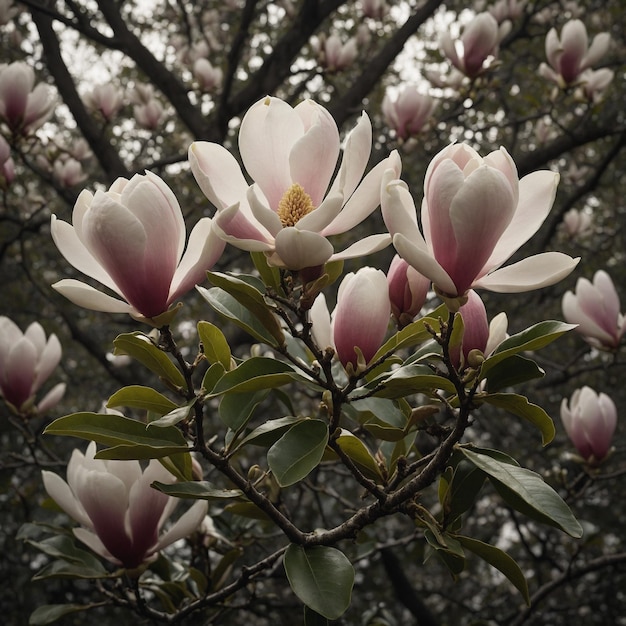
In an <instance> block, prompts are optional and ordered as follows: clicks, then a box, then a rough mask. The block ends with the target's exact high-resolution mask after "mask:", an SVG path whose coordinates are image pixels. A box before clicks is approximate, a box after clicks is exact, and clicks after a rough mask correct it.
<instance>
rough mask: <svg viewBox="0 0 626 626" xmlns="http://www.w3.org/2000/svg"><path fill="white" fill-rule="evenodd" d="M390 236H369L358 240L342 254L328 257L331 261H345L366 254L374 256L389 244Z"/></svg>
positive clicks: (383, 234) (337, 253) (386, 234)
mask: <svg viewBox="0 0 626 626" xmlns="http://www.w3.org/2000/svg"><path fill="white" fill-rule="evenodd" d="M391 239H392V238H391V235H389V234H388V233H381V234H380V235H369V236H368V237H365V238H364V239H360V240H359V241H357V242H356V243H353V244H352V245H351V246H348V247H347V248H346V249H345V250H343V251H342V252H336V253H335V254H333V255H332V256H331V257H330V260H331V261H341V260H345V259H354V258H358V257H362V256H367V255H368V254H374V252H379V251H380V250H384V249H385V248H386V247H387V246H388V245H389V244H390V243H391Z"/></svg>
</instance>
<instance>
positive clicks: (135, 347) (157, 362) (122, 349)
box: [113, 331, 185, 387]
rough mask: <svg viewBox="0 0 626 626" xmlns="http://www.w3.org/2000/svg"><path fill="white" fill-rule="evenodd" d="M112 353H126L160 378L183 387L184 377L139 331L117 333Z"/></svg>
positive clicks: (163, 353) (165, 355)
mask: <svg viewBox="0 0 626 626" xmlns="http://www.w3.org/2000/svg"><path fill="white" fill-rule="evenodd" d="M113 345H114V346H115V349H114V350H113V354H127V355H128V356H131V357H132V358H133V359H136V360H137V361H139V362H140V363H141V364H142V365H144V366H145V367H147V368H148V369H149V370H150V371H151V372H154V373H155V374H156V375H157V376H159V377H160V378H163V379H164V380H166V381H168V382H170V383H171V384H173V385H175V386H176V387H185V378H184V376H183V375H182V373H181V372H180V371H179V370H178V368H177V367H176V366H175V365H174V363H173V362H172V361H170V359H169V357H168V356H167V354H165V352H163V351H162V350H160V349H159V348H158V347H157V346H155V345H154V343H152V340H151V339H150V338H149V337H147V336H146V335H144V334H143V333H141V332H138V331H137V332H134V333H125V334H122V335H118V336H117V337H116V338H115V339H114V340H113Z"/></svg>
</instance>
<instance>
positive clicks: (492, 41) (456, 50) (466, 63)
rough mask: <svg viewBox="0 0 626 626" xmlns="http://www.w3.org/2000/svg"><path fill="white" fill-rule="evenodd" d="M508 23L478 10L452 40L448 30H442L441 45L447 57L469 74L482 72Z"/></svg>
mask: <svg viewBox="0 0 626 626" xmlns="http://www.w3.org/2000/svg"><path fill="white" fill-rule="evenodd" d="M508 28H510V23H509V22H505V23H504V24H502V25H500V26H499V25H498V22H497V21H496V19H495V18H494V17H493V15H491V14H490V13H479V14H478V15H476V17H474V19H473V20H472V21H471V22H470V23H469V24H467V26H466V27H465V29H464V30H463V34H462V35H461V38H460V39H458V40H456V41H453V39H452V37H451V35H450V33H449V32H445V33H443V35H442V37H441V40H440V45H441V48H442V50H443V52H444V54H445V55H446V57H447V58H448V59H449V61H450V62H451V63H452V65H454V67H456V68H457V69H458V70H460V71H461V72H463V74H465V75H466V76H468V77H469V78H475V77H476V76H478V75H479V74H481V73H482V72H483V71H484V70H485V69H486V68H487V67H488V66H489V64H490V63H491V61H492V60H493V59H495V58H497V56H498V45H499V43H500V41H501V40H502V38H503V37H504V36H505V34H506V32H507V31H508Z"/></svg>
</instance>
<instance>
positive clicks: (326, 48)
mask: <svg viewBox="0 0 626 626" xmlns="http://www.w3.org/2000/svg"><path fill="white" fill-rule="evenodd" d="M320 48H321V49H320V51H319V57H320V63H321V65H322V66H323V67H324V68H326V69H327V70H328V71H329V72H338V71H340V70H344V69H346V67H350V65H352V63H354V61H355V59H356V57H357V55H358V52H359V50H358V47H357V41H356V39H355V38H354V37H350V38H349V39H348V40H347V41H346V42H345V43H344V42H343V41H342V40H341V38H340V37H339V35H334V34H333V35H330V36H328V37H324V38H323V39H322V40H321V42H320Z"/></svg>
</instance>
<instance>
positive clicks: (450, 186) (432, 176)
mask: <svg viewBox="0 0 626 626" xmlns="http://www.w3.org/2000/svg"><path fill="white" fill-rule="evenodd" d="M558 180H559V176H558V174H556V173H554V172H550V171H548V170H542V171H538V172H533V173H532V174H528V175H527V176H525V177H524V178H522V179H521V180H518V176H517V169H516V167H515V163H514V162H513V159H511V157H510V156H509V154H508V153H507V152H506V150H505V149H504V148H500V149H499V150H495V151H494V152H491V153H490V154H488V155H487V156H486V157H484V158H482V157H481V156H480V155H479V154H478V153H477V152H476V151H475V150H474V149H473V148H471V147H470V146H468V145H466V144H452V145H450V146H448V147H446V148H444V149H443V150H442V151H441V152H440V153H439V154H438V155H436V156H435V158H434V159H433V160H432V161H431V163H430V165H429V166H428V169H427V171H426V177H425V180H424V199H423V201H422V210H421V218H422V228H423V232H424V234H423V235H422V233H421V232H420V230H419V228H418V225H417V215H416V209H415V204H414V203H413V198H412V197H411V194H410V193H409V190H408V187H407V185H406V184H405V183H404V182H402V181H401V180H398V179H397V178H396V177H395V176H394V174H393V172H387V173H386V175H385V181H384V183H383V193H382V199H381V207H382V212H383V218H384V220H385V224H386V225H387V228H388V229H389V232H390V233H391V234H392V235H393V244H394V246H395V248H396V250H397V252H398V253H399V254H400V256H401V257H402V258H404V259H405V260H406V261H407V262H408V263H409V265H411V266H412V267H414V268H415V269H416V270H417V271H418V272H420V273H421V274H423V275H424V276H426V277H428V278H430V279H431V280H432V282H433V285H434V286H435V288H436V290H437V291H438V292H439V294H440V295H442V296H444V297H446V298H449V299H455V298H462V297H463V295H464V294H465V293H466V292H467V291H468V290H469V289H471V288H473V287H477V288H482V289H488V290H490V291H498V292H504V293H513V292H523V291H530V290H532V289H538V288H540V287H545V286H547V285H552V284H554V283H556V282H558V281H559V280H561V279H562V278H564V277H565V276H567V275H568V274H569V273H570V272H571V271H572V270H573V269H574V267H575V266H576V264H577V263H578V259H572V258H571V257H569V256H567V255H565V254H562V253H559V252H546V253H543V254H538V255H536V256H532V257H529V258H527V259H524V260H522V261H519V262H517V263H515V264H513V265H510V266H508V267H505V268H500V266H501V265H502V264H503V263H504V262H505V261H506V260H507V259H508V258H509V257H510V256H511V255H512V254H513V253H514V252H516V251H517V250H518V249H519V248H520V246H522V245H523V244H524V243H526V241H528V239H530V237H531V236H532V235H534V234H535V232H536V231H537V230H538V229H539V227H540V226H541V224H542V222H543V221H544V219H545V218H546V216H547V215H548V212H549V211H550V208H551V207H552V203H553V201H554V197H555V194H556V187H557V184H558ZM461 303H462V302H461Z"/></svg>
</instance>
